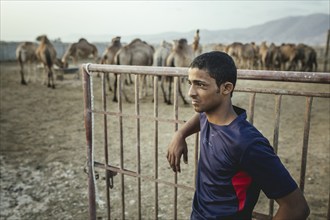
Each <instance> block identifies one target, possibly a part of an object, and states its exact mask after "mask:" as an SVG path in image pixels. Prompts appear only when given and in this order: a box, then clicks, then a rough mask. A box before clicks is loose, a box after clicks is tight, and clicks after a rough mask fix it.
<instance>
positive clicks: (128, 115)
mask: <svg viewBox="0 0 330 220" xmlns="http://www.w3.org/2000/svg"><path fill="white" fill-rule="evenodd" d="M89 111H90V112H93V113H95V114H104V115H112V116H117V117H123V118H124V117H126V118H134V119H150V120H154V121H160V122H170V123H178V124H184V123H185V122H186V121H185V120H175V119H164V118H158V117H151V116H146V115H130V114H123V113H120V112H106V111H101V110H89Z"/></svg>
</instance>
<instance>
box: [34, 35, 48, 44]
mask: <svg viewBox="0 0 330 220" xmlns="http://www.w3.org/2000/svg"><path fill="white" fill-rule="evenodd" d="M36 40H37V41H39V42H48V41H49V40H48V38H47V36H46V35H45V34H43V35H40V36H38V37H37V38H36Z"/></svg>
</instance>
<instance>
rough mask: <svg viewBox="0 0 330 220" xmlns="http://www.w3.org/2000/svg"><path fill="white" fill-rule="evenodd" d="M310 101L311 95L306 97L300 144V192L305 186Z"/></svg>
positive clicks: (311, 100)
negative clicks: (302, 133)
mask: <svg viewBox="0 0 330 220" xmlns="http://www.w3.org/2000/svg"><path fill="white" fill-rule="evenodd" d="M312 103H313V97H306V111H305V124H304V139H303V146H302V156H301V171H300V186H299V188H300V189H301V191H302V192H304V188H305V175H306V164H307V151H308V139H309V128H310V122H311V111H312Z"/></svg>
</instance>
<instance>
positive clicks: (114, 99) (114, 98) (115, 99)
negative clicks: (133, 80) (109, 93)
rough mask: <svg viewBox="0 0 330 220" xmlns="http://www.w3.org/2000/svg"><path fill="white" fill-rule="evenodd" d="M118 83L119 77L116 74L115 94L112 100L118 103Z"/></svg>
mask: <svg viewBox="0 0 330 220" xmlns="http://www.w3.org/2000/svg"><path fill="white" fill-rule="evenodd" d="M117 81H118V75H117V74H115V81H114V83H113V87H114V90H113V91H114V92H113V99H112V101H113V102H118V99H117V92H118V91H117V90H118V89H117Z"/></svg>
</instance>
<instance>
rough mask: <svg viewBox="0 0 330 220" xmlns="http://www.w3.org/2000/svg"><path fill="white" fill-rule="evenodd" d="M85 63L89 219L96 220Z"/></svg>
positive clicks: (89, 86) (89, 91) (90, 105)
mask: <svg viewBox="0 0 330 220" xmlns="http://www.w3.org/2000/svg"><path fill="white" fill-rule="evenodd" d="M85 68H88V66H86V65H84V66H83V68H82V75H83V77H82V79H83V82H82V84H83V91H84V104H85V105H84V119H85V129H86V142H87V166H88V200H89V207H88V208H89V219H90V220H96V200H95V182H94V177H93V164H92V163H93V144H92V143H93V142H92V138H93V130H92V124H93V121H92V118H93V117H92V96H91V85H90V82H91V81H90V75H89V74H88V72H87V71H86V69H85Z"/></svg>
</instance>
